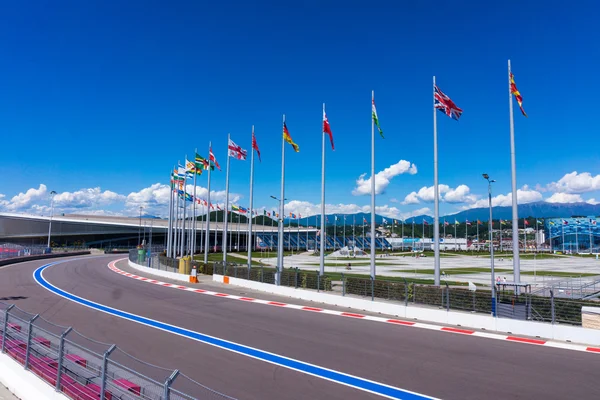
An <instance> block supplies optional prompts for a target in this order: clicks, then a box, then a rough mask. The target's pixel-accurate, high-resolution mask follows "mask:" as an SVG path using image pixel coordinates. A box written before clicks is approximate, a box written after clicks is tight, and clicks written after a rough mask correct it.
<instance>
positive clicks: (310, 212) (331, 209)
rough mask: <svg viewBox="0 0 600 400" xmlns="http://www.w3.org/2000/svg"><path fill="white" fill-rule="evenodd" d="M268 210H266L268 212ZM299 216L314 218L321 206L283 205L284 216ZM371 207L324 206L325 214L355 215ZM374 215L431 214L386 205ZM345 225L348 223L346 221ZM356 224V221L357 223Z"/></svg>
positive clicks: (425, 209)
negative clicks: (292, 214) (403, 210)
mask: <svg viewBox="0 0 600 400" xmlns="http://www.w3.org/2000/svg"><path fill="white" fill-rule="evenodd" d="M268 210H269V209H267V211H268ZM290 212H291V213H294V214H299V215H301V216H302V217H307V216H314V215H318V214H320V213H321V204H313V203H310V202H308V201H300V200H292V201H290V202H288V203H286V205H285V214H286V215H289V213H290ZM370 212H371V206H369V205H364V206H359V205H357V204H326V205H325V213H326V214H356V213H370ZM375 213H376V214H378V215H382V216H384V217H388V218H395V219H406V218H410V217H412V216H415V215H423V214H427V215H430V214H431V210H430V209H429V208H427V207H425V208H420V209H418V210H414V211H410V212H401V211H400V210H399V209H398V208H397V207H394V206H390V205H388V204H385V205H382V206H376V207H375ZM346 223H350V222H349V220H348V219H347V220H346ZM357 223H358V221H357Z"/></svg>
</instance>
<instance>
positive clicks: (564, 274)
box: [521, 271, 600, 278]
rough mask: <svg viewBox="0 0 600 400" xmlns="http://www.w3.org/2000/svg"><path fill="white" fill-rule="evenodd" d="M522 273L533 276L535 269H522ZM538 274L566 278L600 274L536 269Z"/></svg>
mask: <svg viewBox="0 0 600 400" xmlns="http://www.w3.org/2000/svg"><path fill="white" fill-rule="evenodd" d="M521 275H531V276H533V275H534V274H533V271H521ZM535 275H537V276H560V277H565V278H578V277H580V276H583V277H585V276H598V275H600V274H591V273H578V272H563V271H536V272H535Z"/></svg>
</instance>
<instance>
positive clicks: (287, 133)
mask: <svg viewBox="0 0 600 400" xmlns="http://www.w3.org/2000/svg"><path fill="white" fill-rule="evenodd" d="M283 140H285V141H286V142H288V143H289V144H291V145H292V147H293V148H294V151H295V152H296V153H298V152H299V151H300V146H298V145H297V144H296V143H294V141H293V140H292V137H291V136H290V131H288V128H287V126H286V125H285V122H284V123H283Z"/></svg>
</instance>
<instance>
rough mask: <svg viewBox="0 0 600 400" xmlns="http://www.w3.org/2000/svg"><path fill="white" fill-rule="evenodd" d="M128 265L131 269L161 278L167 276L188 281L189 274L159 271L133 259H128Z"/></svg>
mask: <svg viewBox="0 0 600 400" xmlns="http://www.w3.org/2000/svg"><path fill="white" fill-rule="evenodd" d="M129 266H130V267H131V268H133V269H137V270H138V271H140V272H145V273H147V274H150V275H156V276H161V277H163V278H169V279H173V280H176V281H182V282H189V281H190V276H189V275H185V274H179V273H177V272H171V271H161V270H160V269H154V268H148V267H145V266H143V265H140V264H136V263H134V262H133V261H131V260H129Z"/></svg>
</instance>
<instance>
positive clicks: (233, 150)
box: [227, 139, 248, 160]
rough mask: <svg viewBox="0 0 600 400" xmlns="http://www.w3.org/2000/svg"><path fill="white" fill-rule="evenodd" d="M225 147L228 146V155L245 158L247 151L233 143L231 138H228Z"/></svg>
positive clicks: (239, 158)
mask: <svg viewBox="0 0 600 400" xmlns="http://www.w3.org/2000/svg"><path fill="white" fill-rule="evenodd" d="M227 148H228V151H227V155H228V156H229V157H233V158H236V159H238V160H246V156H247V155H248V152H247V151H246V150H244V149H242V148H241V146H238V145H237V144H235V143H234V141H233V140H231V139H229V145H228V147H227Z"/></svg>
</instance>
